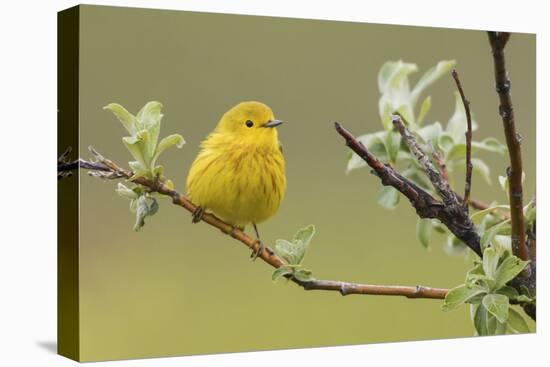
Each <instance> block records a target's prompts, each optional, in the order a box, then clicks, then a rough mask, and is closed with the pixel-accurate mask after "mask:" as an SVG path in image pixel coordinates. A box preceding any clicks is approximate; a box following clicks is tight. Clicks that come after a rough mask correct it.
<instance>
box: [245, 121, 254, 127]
mask: <svg viewBox="0 0 550 367" xmlns="http://www.w3.org/2000/svg"><path fill="white" fill-rule="evenodd" d="M245 124H246V126H248V127H252V126H254V123H253V122H252V121H250V120H246V122H245Z"/></svg>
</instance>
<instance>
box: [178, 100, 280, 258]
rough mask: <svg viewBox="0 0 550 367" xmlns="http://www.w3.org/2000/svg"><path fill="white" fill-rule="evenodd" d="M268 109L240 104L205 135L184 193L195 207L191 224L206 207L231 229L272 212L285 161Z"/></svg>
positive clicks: (277, 197)
mask: <svg viewBox="0 0 550 367" xmlns="http://www.w3.org/2000/svg"><path fill="white" fill-rule="evenodd" d="M280 124H282V121H280V120H276V119H275V116H274V115H273V111H272V110H271V108H269V107H268V106H266V105H265V104H263V103H260V102H254V101H251V102H242V103H239V104H238V105H236V106H234V107H233V108H231V109H230V110H229V111H227V112H226V113H225V114H224V115H223V116H222V118H221V120H220V121H219V123H218V126H217V127H216V128H215V129H214V131H213V132H212V133H210V135H208V136H207V138H206V139H205V140H204V141H203V142H202V143H201V150H200V152H199V154H198V155H197V157H196V158H195V161H194V162H193V164H192V165H191V169H190V170H189V174H188V176H187V195H188V197H189V198H190V200H191V201H192V202H194V203H195V204H196V205H197V206H198V208H197V210H196V211H195V213H193V222H194V223H195V222H198V221H199V220H200V219H201V217H202V215H203V213H204V212H205V211H206V210H208V211H212V212H213V213H214V214H215V215H216V216H218V217H220V218H221V219H223V220H224V221H226V222H227V223H229V224H231V225H233V226H234V227H237V228H240V229H244V227H245V226H246V225H247V224H252V225H253V227H254V231H255V232H256V237H257V238H258V241H259V242H260V248H259V249H258V251H257V252H256V253H253V254H252V255H253V256H254V258H256V257H257V256H258V254H259V253H260V252H261V251H262V249H263V244H262V242H261V240H260V235H259V233H258V228H257V226H256V224H258V223H260V222H263V221H265V220H266V219H268V218H270V217H271V216H273V215H274V214H275V213H276V212H277V210H278V209H279V205H280V204H281V200H282V199H283V196H284V194H285V190H286V177H285V160H284V157H283V153H282V149H281V145H280V143H279V139H278V136H277V129H276V126H279V125H280Z"/></svg>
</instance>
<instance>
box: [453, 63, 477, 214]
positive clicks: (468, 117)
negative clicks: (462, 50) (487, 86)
mask: <svg viewBox="0 0 550 367" xmlns="http://www.w3.org/2000/svg"><path fill="white" fill-rule="evenodd" d="M452 75H453V79H454V80H455V83H456V87H457V88H458V92H459V93H460V98H461V99H462V103H463V104H464V110H465V111H466V121H467V124H468V128H467V130H466V133H465V135H466V183H465V185H464V199H463V205H464V208H466V210H468V205H469V202H470V191H471V190H472V169H473V165H472V114H471V112H470V101H469V100H467V99H466V95H465V94H464V90H463V89H462V83H461V82H460V78H459V77H458V72H457V71H456V70H455V69H453V71H452Z"/></svg>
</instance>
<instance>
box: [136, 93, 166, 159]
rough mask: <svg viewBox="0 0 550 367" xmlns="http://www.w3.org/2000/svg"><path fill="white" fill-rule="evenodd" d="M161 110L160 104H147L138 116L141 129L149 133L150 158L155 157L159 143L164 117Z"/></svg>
mask: <svg viewBox="0 0 550 367" xmlns="http://www.w3.org/2000/svg"><path fill="white" fill-rule="evenodd" d="M161 109H162V104H161V103H160V102H156V101H151V102H147V103H146V104H145V106H143V107H142V109H141V110H139V112H138V114H137V116H136V118H137V120H138V124H139V125H140V129H146V130H147V131H148V132H149V136H150V140H149V141H148V142H147V149H148V153H149V156H150V157H152V156H153V154H154V152H155V147H156V146H157V142H158V137H159V133H160V122H161V120H162V116H163V114H162V113H161Z"/></svg>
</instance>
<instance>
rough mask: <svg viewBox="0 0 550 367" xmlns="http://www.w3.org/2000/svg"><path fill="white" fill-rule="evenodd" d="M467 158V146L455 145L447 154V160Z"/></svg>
mask: <svg viewBox="0 0 550 367" xmlns="http://www.w3.org/2000/svg"><path fill="white" fill-rule="evenodd" d="M465 157H466V144H462V143H459V144H455V145H453V147H452V148H451V149H450V150H449V153H447V160H449V161H450V160H453V159H459V158H465Z"/></svg>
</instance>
